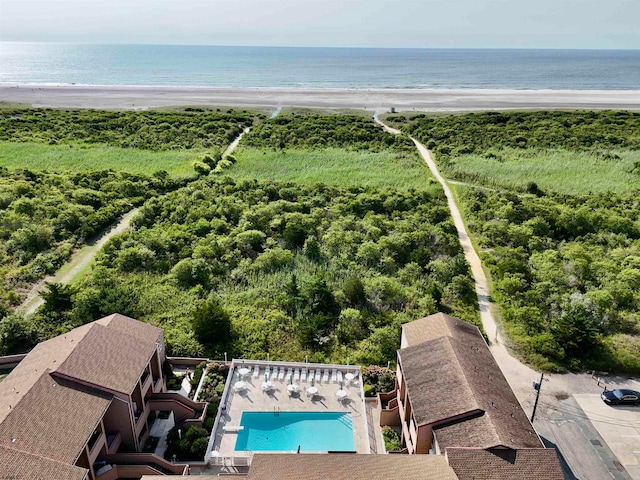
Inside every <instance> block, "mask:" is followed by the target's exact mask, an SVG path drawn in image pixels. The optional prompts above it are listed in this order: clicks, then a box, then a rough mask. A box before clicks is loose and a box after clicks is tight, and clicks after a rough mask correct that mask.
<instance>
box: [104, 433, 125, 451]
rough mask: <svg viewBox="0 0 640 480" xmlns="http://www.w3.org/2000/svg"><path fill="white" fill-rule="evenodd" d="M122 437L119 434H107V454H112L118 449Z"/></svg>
mask: <svg viewBox="0 0 640 480" xmlns="http://www.w3.org/2000/svg"><path fill="white" fill-rule="evenodd" d="M121 443H122V435H121V434H120V432H107V453H108V454H114V453H116V452H117V451H118V448H120V444H121Z"/></svg>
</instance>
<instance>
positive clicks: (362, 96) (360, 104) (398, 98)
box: [0, 83, 640, 111]
mask: <svg viewBox="0 0 640 480" xmlns="http://www.w3.org/2000/svg"><path fill="white" fill-rule="evenodd" d="M0 102H17V103H24V104H29V105H33V106H37V107H65V108H117V109H137V108H150V107H162V106H178V105H227V106H236V107H238V106H268V107H272V106H274V105H281V106H283V107H292V106H293V107H316V108H349V109H365V110H378V109H380V110H386V109H389V108H390V107H394V108H395V109H396V110H398V111H414V110H415V111H460V110H493V109H514V108H521V109H522V108H545V109H549V108H590V109H593V108H613V109H635V110H640V90H628V91H624V90H617V91H614V90H611V91H608V90H488V89H487V90H478V89H475V90H474V89H465V90H462V89H460V90H447V89H331V88H325V89H318V88H317V89H309V88H288V89H287V88H213V87H141V86H87V85H41V84H33V85H20V84H15V83H13V84H12V83H3V84H0Z"/></svg>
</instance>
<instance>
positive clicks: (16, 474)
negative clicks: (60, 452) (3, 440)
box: [0, 447, 89, 480]
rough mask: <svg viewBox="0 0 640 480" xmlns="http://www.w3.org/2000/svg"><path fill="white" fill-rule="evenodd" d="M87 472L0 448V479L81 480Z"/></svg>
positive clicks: (72, 466) (10, 449) (73, 466)
mask: <svg viewBox="0 0 640 480" xmlns="http://www.w3.org/2000/svg"><path fill="white" fill-rule="evenodd" d="M88 472H89V470H86V469H84V468H80V467H76V466H75V465H66V464H64V463H59V462H55V461H53V460H49V459H46V458H42V457H39V456H37V455H31V454H29V453H25V452H20V451H18V450H14V449H12V448H7V447H0V475H2V476H1V477H0V478H7V479H9V478H10V479H15V480H52V479H55V480H83V479H84V478H86V475H87V473H88Z"/></svg>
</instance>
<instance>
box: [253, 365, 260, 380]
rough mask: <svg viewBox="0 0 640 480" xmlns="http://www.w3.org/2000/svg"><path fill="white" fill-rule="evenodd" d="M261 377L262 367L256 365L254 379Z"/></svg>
mask: <svg viewBox="0 0 640 480" xmlns="http://www.w3.org/2000/svg"><path fill="white" fill-rule="evenodd" d="M259 376H260V366H259V365H256V366H255V367H253V378H258V377H259Z"/></svg>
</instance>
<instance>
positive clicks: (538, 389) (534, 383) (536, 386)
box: [531, 373, 544, 423]
mask: <svg viewBox="0 0 640 480" xmlns="http://www.w3.org/2000/svg"><path fill="white" fill-rule="evenodd" d="M543 379H544V373H543V374H541V375H540V381H539V382H533V388H534V390H535V391H536V392H537V393H536V401H535V403H534V404H533V412H532V413H531V423H533V419H534V418H535V416H536V408H538V399H539V398H540V388H541V387H542V380H543Z"/></svg>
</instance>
